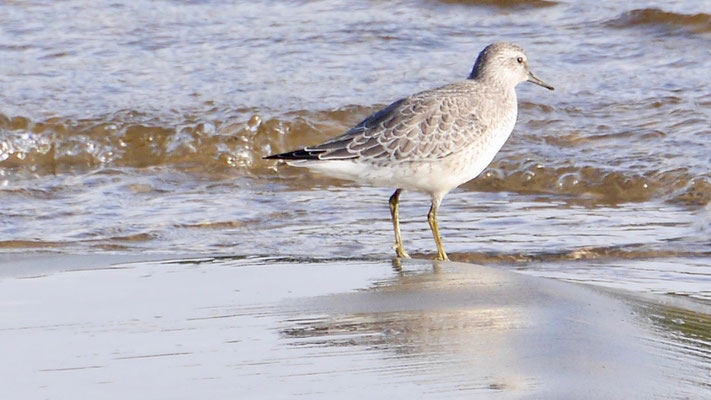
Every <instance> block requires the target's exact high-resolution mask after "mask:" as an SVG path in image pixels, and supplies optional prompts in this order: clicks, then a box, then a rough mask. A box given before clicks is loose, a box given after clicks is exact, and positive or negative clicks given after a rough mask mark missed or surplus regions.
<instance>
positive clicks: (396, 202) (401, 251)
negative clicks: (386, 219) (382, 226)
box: [390, 189, 410, 258]
mask: <svg viewBox="0 0 711 400" xmlns="http://www.w3.org/2000/svg"><path fill="white" fill-rule="evenodd" d="M400 193H402V189H397V190H396V191H395V193H393V195H392V196H390V215H391V216H392V218H393V229H395V253H397V256H398V257H400V258H410V256H409V255H408V254H407V252H406V251H405V246H403V245H402V234H401V233H400V215H399V212H398V211H399V210H400Z"/></svg>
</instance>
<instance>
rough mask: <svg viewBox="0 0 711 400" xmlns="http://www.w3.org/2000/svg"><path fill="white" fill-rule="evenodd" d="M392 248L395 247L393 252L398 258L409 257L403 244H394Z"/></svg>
mask: <svg viewBox="0 0 711 400" xmlns="http://www.w3.org/2000/svg"><path fill="white" fill-rule="evenodd" d="M393 248H394V249H395V254H397V257H398V258H410V255H409V254H407V252H406V251H405V247H404V246H402V245H397V244H396V245H395V246H393Z"/></svg>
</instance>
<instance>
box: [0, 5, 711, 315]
mask: <svg viewBox="0 0 711 400" xmlns="http://www.w3.org/2000/svg"><path fill="white" fill-rule="evenodd" d="M667 3H668V2H661V1H657V2H654V1H652V2H649V1H645V2H641V1H633V2H625V3H620V2H605V1H603V2H600V1H576V2H563V1H560V2H557V1H542V0H517V1H434V0H420V1H416V2H404V1H388V2H379V1H357V2H326V1H293V2H277V1H258V2H249V3H247V2H244V3H238V4H233V3H232V2H223V1H218V0H214V1H206V2H193V1H159V2H153V1H134V2H130V3H129V4H127V5H123V4H119V3H114V2H111V1H96V2H92V3H91V6H89V5H87V3H86V2H80V1H63V2H53V1H31V2H3V3H2V4H0V59H2V60H3V61H2V62H1V63H0V199H2V208H0V249H2V252H5V253H28V252H44V251H52V252H62V253H73V254H83V253H97V252H98V253H102V252H113V253H116V252H118V253H130V254H135V253H144V254H147V253H151V254H154V253H166V254H210V255H214V254H223V255H229V256H260V257H264V256H266V257H272V258H278V259H285V258H291V259H296V260H304V262H308V260H309V259H311V258H334V259H349V260H358V259H383V258H386V257H389V256H390V255H391V249H390V246H391V243H392V241H393V239H392V237H391V235H392V234H391V226H390V222H389V213H388V209H387V203H386V201H387V197H388V195H389V194H390V193H389V190H387V189H375V188H368V187H360V186H359V185H357V184H353V183H345V182H340V181H335V180H330V179H326V178H322V177H317V176H312V175H309V174H308V173H306V172H304V171H298V170H293V169H290V168H289V167H285V166H276V165H275V164H274V163H272V162H266V161H263V160H261V157H262V156H264V155H267V154H270V153H273V152H277V151H285V150H289V149H292V148H295V147H297V146H300V145H305V144H312V143H316V142H319V141H321V140H324V139H326V138H328V137H330V136H333V135H336V134H338V133H340V132H342V131H344V130H345V129H347V128H349V127H350V126H351V125H353V124H355V123H357V122H358V121H359V120H360V119H362V118H363V117H364V116H366V115H367V114H368V113H370V112H372V111H373V110H375V109H376V108H377V107H379V106H382V105H384V104H387V103H389V102H391V101H393V100H395V99H397V98H399V97H401V96H404V95H407V94H409V93H412V92H415V91H418V90H422V89H426V88H430V87H434V86H437V85H440V84H444V83H447V82H450V81H453V80H456V79H462V78H463V77H465V76H466V75H467V73H468V71H469V70H470V68H471V65H472V63H473V61H474V58H475V57H476V55H477V53H478V52H479V51H480V50H481V49H482V48H483V47H484V46H485V45H486V44H488V43H491V42H493V41H497V40H509V41H513V42H516V43H518V44H521V45H522V46H523V47H524V48H526V49H527V50H528V52H529V55H530V58H531V62H532V66H533V68H534V70H535V71H536V73H537V74H538V75H539V76H541V77H542V78H544V79H545V80H546V81H549V82H550V83H551V84H553V85H554V86H556V89H557V90H556V91H555V92H547V91H543V90H540V88H538V87H535V86H532V85H526V84H523V85H521V86H520V88H519V98H520V112H519V120H518V124H517V126H516V129H515V132H514V135H513V136H512V138H511V139H510V140H509V142H508V143H507V144H506V145H505V147H504V149H503V150H502V152H501V153H500V154H499V155H498V156H497V158H496V159H495V161H494V162H493V164H492V165H491V166H490V168H489V169H488V170H487V171H486V172H485V173H484V174H483V175H482V176H481V177H479V178H478V179H476V180H474V181H473V182H471V183H468V184H466V185H464V186H463V187H462V188H460V189H458V190H457V191H455V192H453V193H451V194H450V195H449V196H447V198H446V199H445V202H444V205H443V208H442V211H441V218H442V229H443V234H444V237H445V244H446V245H447V248H448V250H449V251H450V252H452V253H453V257H452V258H454V259H458V260H468V261H475V262H481V263H502V264H504V265H506V266H511V267H513V268H518V269H522V270H524V271H527V272H529V273H532V274H539V275H545V276H555V277H561V278H564V279H571V280H579V281H584V282H598V283H600V284H603V285H608V286H615V287H623V288H627V289H633V290H639V291H653V292H661V293H675V294H681V295H687V296H691V297H694V298H696V299H701V300H702V301H709V300H711V266H709V264H710V261H711V250H710V247H709V245H710V244H711V240H710V237H709V235H710V231H709V221H710V219H711V208H710V207H711V206H708V204H709V202H710V201H711V174H710V173H709V166H711V160H710V159H709V154H711V144H709V143H710V142H709V137H711V128H710V126H711V93H710V92H709V85H708V84H709V74H708V71H709V70H711V57H709V56H710V55H711V4H709V3H708V2H696V1H690V0H689V1H680V2H676V3H674V4H667ZM427 206H428V205H427V199H426V198H425V197H424V196H422V195H419V194H414V193H407V194H406V195H405V196H404V198H403V208H402V213H403V219H404V223H403V231H404V236H405V240H406V245H407V246H408V248H409V249H410V250H411V253H413V252H414V253H419V254H420V255H425V256H428V257H430V256H431V253H432V251H433V250H434V243H433V242H432V239H431V237H430V233H429V230H428V227H427V223H426V221H425V214H426V211H427ZM267 259H268V258H267Z"/></svg>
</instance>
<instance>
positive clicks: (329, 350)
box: [0, 256, 711, 399]
mask: <svg viewBox="0 0 711 400" xmlns="http://www.w3.org/2000/svg"><path fill="white" fill-rule="evenodd" d="M79 259H83V263H82V262H78V261H77V260H79ZM17 263H24V264H22V265H23V268H22V270H23V271H25V273H24V274H17V273H10V272H8V271H13V269H12V268H13V265H15V266H16V265H17ZM80 264H81V268H69V267H67V266H68V265H80ZM92 265H93V267H92ZM53 266H54V267H53ZM62 266H64V267H62ZM0 270H1V271H4V273H3V275H2V278H1V279H0V354H2V355H3V363H0V376H2V380H3V381H4V382H3V385H2V386H3V388H4V392H5V394H6V395H8V394H9V395H10V396H9V397H6V398H16V399H30V398H48V399H63V398H101V399H114V398H116V399H119V398H120V399H125V398H132V399H142V398H146V399H148V398H150V399H158V398H170V399H194V398H227V397H229V398H250V399H260V398H264V399H275V398H299V397H301V398H309V399H312V398H329V399H330V398H384V397H392V398H405V397H407V398H473V397H474V398H475V397H476V396H477V395H486V397H487V398H489V397H491V398H504V399H508V398H576V399H582V398H595V399H599V398H606V399H617V398H620V399H621V398H645V399H650V398H704V397H706V398H708V396H709V395H711V387H710V386H709V381H708V376H709V373H710V371H711V363H710V362H709V360H710V359H711V346H710V345H709V343H710V338H709V336H710V335H711V334H709V332H710V331H711V330H710V329H709V327H711V316H710V315H711V309H710V308H711V307H708V306H706V305H704V304H702V303H701V304H700V303H696V302H687V301H686V300H684V299H679V298H675V297H671V296H652V297H650V296H644V297H642V296H638V295H635V294H631V293H626V292H622V291H614V290H610V289H599V288H595V287H592V286H586V285H580V284H574V283H567V282H562V281H556V280H551V279H544V278H538V277H531V276H525V275H522V274H518V273H515V272H511V271H506V270H500V269H497V268H490V267H483V266H479V265H473V264H464V263H433V262H431V261H425V260H408V261H406V262H405V263H404V264H402V265H395V264H393V262H392V261H391V260H382V261H377V260H363V261H353V260H308V259H263V258H255V259H249V258H242V257H240V258H231V257H222V258H195V259H190V258H181V259H176V260H167V261H166V260H163V261H161V260H152V261H150V260H149V261H136V260H135V259H122V257H118V256H117V257H116V258H111V257H106V256H101V257H90V256H86V257H82V256H73V257H69V258H66V259H63V256H36V257H30V258H22V259H18V258H17V257H15V258H14V260H13V258H12V257H6V258H5V259H3V260H2V261H1V262H0ZM16 270H19V268H16ZM32 270H34V271H36V273H34V274H32V273H28V271H32Z"/></svg>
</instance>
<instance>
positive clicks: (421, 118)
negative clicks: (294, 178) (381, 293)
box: [265, 43, 553, 260]
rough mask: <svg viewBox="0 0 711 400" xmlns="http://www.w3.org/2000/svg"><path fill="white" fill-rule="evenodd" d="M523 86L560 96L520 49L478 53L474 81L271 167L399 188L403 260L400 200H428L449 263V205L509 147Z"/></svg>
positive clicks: (501, 46) (392, 109)
mask: <svg viewBox="0 0 711 400" xmlns="http://www.w3.org/2000/svg"><path fill="white" fill-rule="evenodd" d="M524 81H528V82H532V83H535V84H537V85H540V86H543V87H544V88H546V89H550V90H553V87H552V86H550V85H548V84H547V83H545V82H543V81H542V80H540V79H539V78H537V77H536V76H535V75H533V73H532V72H531V70H530V68H529V66H528V57H527V56H526V53H525V52H524V51H523V49H522V48H521V47H519V46H516V45H514V44H511V43H494V44H491V45H489V46H487V47H486V48H485V49H484V50H483V51H482V52H481V53H479V56H478V57H477V59H476V62H475V63H474V68H473V69H472V72H471V74H469V77H468V78H467V79H465V80H462V81H459V82H455V83H452V84H449V85H446V86H442V87H439V88H436V89H431V90H426V91H424V92H420V93H416V94H413V95H411V96H409V97H405V98H403V99H400V100H398V101H396V102H394V103H392V104H391V105H389V106H387V107H386V108H384V109H382V110H380V111H378V112H376V113H374V114H373V115H371V116H369V117H368V118H366V119H365V120H363V122H361V123H359V124H358V125H356V126H355V127H353V128H352V129H351V130H349V131H348V132H346V133H344V134H343V135H341V136H338V137H335V138H333V139H331V140H328V141H326V142H324V143H322V144H319V145H316V146H308V147H305V148H303V149H300V150H296V151H291V152H288V153H282V154H275V155H271V156H268V157H265V159H269V160H273V159H277V160H285V161H286V162H287V163H288V164H289V165H292V166H296V167H306V168H309V169H311V170H313V171H314V172H317V173H321V174H324V175H328V176H332V177H335V178H340V179H348V180H352V181H356V182H363V183H367V184H370V185H374V186H385V187H393V188H396V190H395V193H393V195H392V196H391V197H390V213H391V215H392V220H393V228H394V230H395V246H394V248H395V252H396V253H397V256H398V257H406V258H409V255H408V254H407V252H406V251H405V246H403V244H402V234H401V233H400V221H399V216H398V209H399V201H400V194H401V193H402V191H403V190H416V191H421V192H425V193H428V194H429V195H430V196H431V197H432V205H431V207H430V211H429V213H428V214H427V220H428V222H429V224H430V229H432V234H433V236H434V240H435V243H436V244H437V260H448V259H449V258H448V257H447V253H446V252H445V251H444V246H443V245H442V236H441V235H440V233H439V224H438V222H437V211H438V209H439V206H440V203H441V202H442V198H443V197H444V196H445V195H446V194H447V193H448V192H449V191H451V190H452V189H454V188H456V187H457V186H459V185H461V184H463V183H465V182H467V181H469V180H471V179H474V178H475V177H476V176H477V175H479V174H480V173H481V172H482V171H483V170H484V169H485V168H486V166H487V165H489V163H490V162H491V161H492V160H493V159H494V156H495V155H496V153H498V152H499V150H500V149H501V147H502V146H503V145H504V143H505V142H506V140H507V139H508V137H509V135H511V131H512V130H513V128H514V125H515V124H516V116H517V113H518V103H517V99H516V90H515V88H516V85H518V84H519V83H521V82H524Z"/></svg>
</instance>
